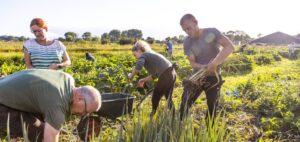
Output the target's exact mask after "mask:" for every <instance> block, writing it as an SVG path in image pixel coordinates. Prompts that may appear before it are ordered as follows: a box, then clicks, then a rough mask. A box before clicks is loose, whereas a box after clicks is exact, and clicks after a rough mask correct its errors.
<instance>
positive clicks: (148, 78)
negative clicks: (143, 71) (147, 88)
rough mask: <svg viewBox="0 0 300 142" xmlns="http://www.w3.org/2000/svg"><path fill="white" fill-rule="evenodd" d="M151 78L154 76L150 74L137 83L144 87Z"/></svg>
mask: <svg viewBox="0 0 300 142" xmlns="http://www.w3.org/2000/svg"><path fill="white" fill-rule="evenodd" d="M151 80H153V78H152V76H151V75H149V76H147V77H145V78H142V79H140V80H139V82H138V84H137V85H138V87H144V84H145V82H147V81H151Z"/></svg>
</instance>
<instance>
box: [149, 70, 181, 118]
mask: <svg viewBox="0 0 300 142" xmlns="http://www.w3.org/2000/svg"><path fill="white" fill-rule="evenodd" d="M175 81H176V72H175V70H174V68H173V67H170V68H168V69H167V70H165V71H164V72H163V73H162V74H161V75H160V76H159V78H158V81H157V84H156V85H155V88H154V91H153V96H152V112H153V114H154V113H155V112H156V110H157V107H158V105H159V101H160V99H161V98H162V96H165V98H166V99H167V101H168V108H169V109H172V108H173V107H174V104H173V101H172V93H173V89H174V85H175Z"/></svg>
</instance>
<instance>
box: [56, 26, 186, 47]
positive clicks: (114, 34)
mask: <svg viewBox="0 0 300 142" xmlns="http://www.w3.org/2000/svg"><path fill="white" fill-rule="evenodd" d="M64 36H65V37H64V38H62V37H61V38H59V40H61V41H68V42H80V41H95V42H101V44H108V43H119V44H121V45H124V44H132V43H134V41H135V40H137V39H143V40H146V41H147V42H148V43H150V44H153V43H164V42H165V40H172V41H173V42H174V43H183V40H184V38H185V37H184V35H180V36H178V37H177V36H174V37H167V38H165V40H158V39H155V38H154V37H146V38H143V32H142V31H141V30H138V29H129V30H125V31H120V30H117V29H113V30H111V31H110V32H106V33H103V34H102V35H101V36H93V35H92V33H91V32H85V33H83V34H82V35H81V37H79V35H78V34H77V33H75V32H66V33H65V34H64Z"/></svg>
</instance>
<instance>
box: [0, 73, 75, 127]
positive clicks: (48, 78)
mask: <svg viewBox="0 0 300 142" xmlns="http://www.w3.org/2000/svg"><path fill="white" fill-rule="evenodd" d="M73 88H74V79H73V78H72V76H70V75H69V74H67V73H64V72H61V71H55V70H44V69H30V70H24V71H20V72H17V73H14V74H12V75H9V76H7V77H5V78H3V79H1V80H0V104H3V105H5V106H8V107H11V108H14V109H18V110H21V111H26V112H32V113H40V114H42V115H43V116H44V118H45V122H47V123H49V124H50V125H51V126H52V127H54V128H55V129H57V130H59V129H60V128H61V126H62V125H63V123H64V122H65V120H66V118H67V117H69V116H70V114H71V113H70V105H71V95H72V89H73Z"/></svg>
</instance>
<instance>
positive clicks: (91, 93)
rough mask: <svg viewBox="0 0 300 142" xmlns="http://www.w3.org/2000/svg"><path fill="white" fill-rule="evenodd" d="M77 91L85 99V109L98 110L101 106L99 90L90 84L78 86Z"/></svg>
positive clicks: (89, 110)
mask: <svg viewBox="0 0 300 142" xmlns="http://www.w3.org/2000/svg"><path fill="white" fill-rule="evenodd" d="M78 92H79V93H80V95H81V96H83V97H84V98H85V100H86V104H87V111H88V112H94V111H98V110H99V109H100V107H101V95H100V92H99V91H98V90H97V89H96V88H94V87H92V86H82V87H79V88H78Z"/></svg>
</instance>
